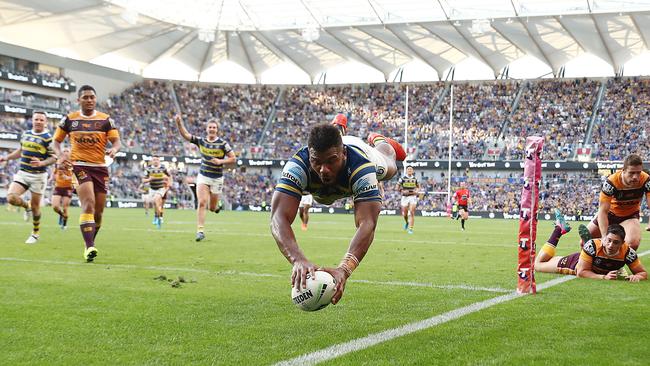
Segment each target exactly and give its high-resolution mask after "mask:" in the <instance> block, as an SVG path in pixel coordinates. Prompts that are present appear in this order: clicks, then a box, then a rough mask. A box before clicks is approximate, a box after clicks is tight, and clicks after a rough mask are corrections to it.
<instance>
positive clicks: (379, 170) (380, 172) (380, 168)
mask: <svg viewBox="0 0 650 366" xmlns="http://www.w3.org/2000/svg"><path fill="white" fill-rule="evenodd" d="M385 172H386V170H385V169H384V167H382V166H378V167H377V175H384V173H385ZM648 181H649V182H650V180H648Z"/></svg>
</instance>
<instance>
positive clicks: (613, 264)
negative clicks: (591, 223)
mask: <svg viewBox="0 0 650 366" xmlns="http://www.w3.org/2000/svg"><path fill="white" fill-rule="evenodd" d="M580 259H581V260H583V261H585V262H587V263H591V270H592V271H593V272H594V273H597V274H602V275H604V274H607V273H608V272H609V271H616V270H619V269H621V268H623V266H625V265H626V264H627V266H628V267H630V269H631V270H633V271H634V268H635V267H638V266H640V265H641V260H639V256H638V255H637V254H636V251H634V249H632V248H630V246H629V245H627V243H623V245H622V246H621V249H620V250H619V251H618V253H617V254H616V255H614V256H611V257H610V256H609V255H607V253H605V248H604V247H603V244H602V242H601V240H600V239H593V240H589V241H588V242H586V243H585V244H584V246H583V247H582V251H581V252H580Z"/></svg>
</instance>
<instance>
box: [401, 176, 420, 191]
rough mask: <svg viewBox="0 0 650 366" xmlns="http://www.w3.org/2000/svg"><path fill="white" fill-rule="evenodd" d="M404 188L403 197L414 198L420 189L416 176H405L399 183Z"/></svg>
mask: <svg viewBox="0 0 650 366" xmlns="http://www.w3.org/2000/svg"><path fill="white" fill-rule="evenodd" d="M398 183H399V185H400V187H401V188H402V196H412V195H413V194H414V193H416V192H415V191H416V190H417V189H418V187H419V184H418V179H417V178H416V177H415V175H403V176H402V177H401V178H400V179H399V181H398Z"/></svg>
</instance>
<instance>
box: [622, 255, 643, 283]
mask: <svg viewBox="0 0 650 366" xmlns="http://www.w3.org/2000/svg"><path fill="white" fill-rule="evenodd" d="M631 266H633V267H631ZM628 267H629V268H630V271H632V274H631V275H630V276H627V277H625V279H626V280H628V281H630V282H639V281H645V280H647V279H648V272H647V271H646V270H645V267H643V264H641V262H640V260H639V264H637V265H634V263H633V264H632V265H628Z"/></svg>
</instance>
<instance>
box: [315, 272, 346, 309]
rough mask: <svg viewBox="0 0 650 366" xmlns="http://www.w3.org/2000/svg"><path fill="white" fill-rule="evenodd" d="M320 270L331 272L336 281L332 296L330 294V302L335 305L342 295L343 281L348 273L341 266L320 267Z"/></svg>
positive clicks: (343, 289)
mask: <svg viewBox="0 0 650 366" xmlns="http://www.w3.org/2000/svg"><path fill="white" fill-rule="evenodd" d="M320 270H321V271H325V272H327V273H329V274H331V275H332V277H334V280H335V281H336V288H335V292H334V296H332V304H333V305H336V304H337V303H338V302H339V300H341V297H342V296H343V291H345V282H346V281H347V280H348V275H347V273H345V271H344V270H343V269H341V268H321V269H320Z"/></svg>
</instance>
